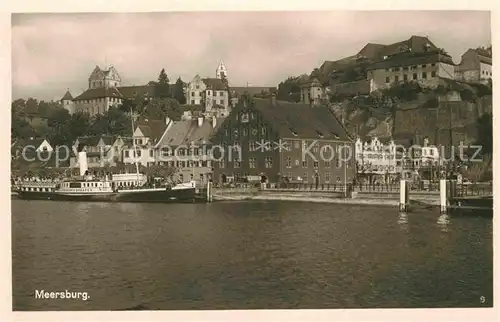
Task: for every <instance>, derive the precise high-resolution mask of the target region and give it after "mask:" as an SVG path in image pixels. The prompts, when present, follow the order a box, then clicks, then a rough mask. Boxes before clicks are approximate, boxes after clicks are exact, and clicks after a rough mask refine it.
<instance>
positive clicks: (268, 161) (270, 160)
mask: <svg viewBox="0 0 500 322" xmlns="http://www.w3.org/2000/svg"><path fill="white" fill-rule="evenodd" d="M265 162H266V168H268V169H269V168H272V167H273V158H272V157H266V159H265Z"/></svg>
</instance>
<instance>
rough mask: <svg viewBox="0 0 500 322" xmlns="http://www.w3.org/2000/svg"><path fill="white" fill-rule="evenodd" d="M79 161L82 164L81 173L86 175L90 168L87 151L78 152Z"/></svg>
mask: <svg viewBox="0 0 500 322" xmlns="http://www.w3.org/2000/svg"><path fill="white" fill-rule="evenodd" d="M78 163H79V164H80V175H81V176H84V175H85V172H87V170H88V166H87V152H85V151H81V152H78Z"/></svg>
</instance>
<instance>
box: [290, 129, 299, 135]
mask: <svg viewBox="0 0 500 322" xmlns="http://www.w3.org/2000/svg"><path fill="white" fill-rule="evenodd" d="M290 132H292V134H293V136H297V132H296V131H295V130H294V129H292V128H290Z"/></svg>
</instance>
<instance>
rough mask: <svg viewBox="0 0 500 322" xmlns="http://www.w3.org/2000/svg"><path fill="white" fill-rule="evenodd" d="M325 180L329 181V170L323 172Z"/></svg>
mask: <svg viewBox="0 0 500 322" xmlns="http://www.w3.org/2000/svg"><path fill="white" fill-rule="evenodd" d="M325 182H330V172H326V173H325Z"/></svg>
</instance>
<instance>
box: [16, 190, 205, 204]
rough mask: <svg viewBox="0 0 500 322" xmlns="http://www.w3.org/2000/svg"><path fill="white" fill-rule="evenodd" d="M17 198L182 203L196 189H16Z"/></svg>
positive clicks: (190, 198) (193, 194)
mask: <svg viewBox="0 0 500 322" xmlns="http://www.w3.org/2000/svg"><path fill="white" fill-rule="evenodd" d="M18 197H19V199H24V200H51V201H86V202H149V203H184V202H195V201H196V191H195V189H194V188H192V189H178V190H170V189H169V190H167V189H150V190H144V191H141V190H131V191H119V192H110V193H87V194H85V193H81V194H78V193H73V194H68V193H61V192H57V191H55V192H48V191H47V192H42V191H18Z"/></svg>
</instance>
